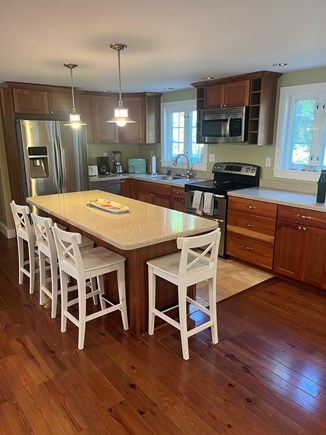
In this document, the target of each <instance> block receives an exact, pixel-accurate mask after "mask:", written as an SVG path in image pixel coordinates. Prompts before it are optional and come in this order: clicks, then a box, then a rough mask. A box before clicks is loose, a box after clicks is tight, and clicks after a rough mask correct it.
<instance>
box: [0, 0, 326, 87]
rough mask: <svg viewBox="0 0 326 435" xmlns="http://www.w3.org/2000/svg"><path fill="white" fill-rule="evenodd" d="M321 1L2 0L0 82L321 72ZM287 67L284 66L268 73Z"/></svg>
mask: <svg viewBox="0 0 326 435" xmlns="http://www.w3.org/2000/svg"><path fill="white" fill-rule="evenodd" d="M325 17H326V0H204V1H198V0H54V1H53V0H27V1H26V0H11V1H5V0H3V1H2V7H1V25H0V40H1V47H0V59H1V67H0V81H1V82H2V81H19V82H28V83H45V84H53V85H65V86H69V85H70V75H69V74H70V73H69V71H68V70H67V69H66V68H64V67H63V63H66V62H72V63H77V64H78V65H79V67H78V69H77V70H75V72H74V81H75V85H76V87H78V88H85V89H90V90H99V91H103V90H111V91H113V92H116V91H117V90H118V73H117V53H116V52H115V51H114V50H112V49H111V48H110V47H109V44H110V43H112V42H124V43H126V44H128V48H127V49H126V50H125V51H123V52H122V53H121V70H122V91H123V92H126V91H129V92H137V91H148V92H150V91H156V92H165V91H166V88H174V89H185V88H189V87H191V86H190V84H191V83H193V82H196V81H201V80H202V78H203V77H207V76H213V77H214V78H220V77H227V76H230V75H237V74H242V73H246V72H252V71H260V70H271V71H278V72H286V71H293V70H298V69H307V68H313V67H319V66H326V37H325ZM276 62H287V63H288V65H287V66H286V67H282V68H280V67H277V68H275V67H273V66H272V64H273V63H276Z"/></svg>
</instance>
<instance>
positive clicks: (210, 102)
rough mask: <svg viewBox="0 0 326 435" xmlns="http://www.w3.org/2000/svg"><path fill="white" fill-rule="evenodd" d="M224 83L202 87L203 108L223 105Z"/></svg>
mask: <svg viewBox="0 0 326 435" xmlns="http://www.w3.org/2000/svg"><path fill="white" fill-rule="evenodd" d="M224 104H225V103H224V85H223V84H222V85H212V86H207V87H205V88H204V109H214V108H217V107H223V106H224Z"/></svg>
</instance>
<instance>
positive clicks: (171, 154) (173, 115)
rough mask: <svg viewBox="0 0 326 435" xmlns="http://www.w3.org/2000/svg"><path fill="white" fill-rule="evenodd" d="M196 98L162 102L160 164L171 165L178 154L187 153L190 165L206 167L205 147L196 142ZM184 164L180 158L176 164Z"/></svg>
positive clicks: (204, 168) (197, 167)
mask: <svg viewBox="0 0 326 435" xmlns="http://www.w3.org/2000/svg"><path fill="white" fill-rule="evenodd" d="M196 123H197V111H196V100H186V101H177V102H173V103H163V104H162V126H163V128H162V142H161V143H162V145H161V146H162V157H163V159H162V166H171V165H172V162H173V160H174V159H175V158H176V156H177V155H178V154H187V155H188V157H189V161H190V166H191V167H193V168H194V169H198V170H206V169H207V147H206V146H205V145H204V144H197V142H196ZM181 164H183V167H184V164H185V160H182V159H180V160H179V161H178V166H179V165H181Z"/></svg>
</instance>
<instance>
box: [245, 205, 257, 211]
mask: <svg viewBox="0 0 326 435" xmlns="http://www.w3.org/2000/svg"><path fill="white" fill-rule="evenodd" d="M247 208H250V210H253V209H255V208H256V207H255V206H254V205H247Z"/></svg>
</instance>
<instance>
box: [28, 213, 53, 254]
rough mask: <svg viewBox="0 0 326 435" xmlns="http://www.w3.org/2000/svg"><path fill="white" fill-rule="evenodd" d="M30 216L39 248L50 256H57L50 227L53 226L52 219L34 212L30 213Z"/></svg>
mask: <svg viewBox="0 0 326 435" xmlns="http://www.w3.org/2000/svg"><path fill="white" fill-rule="evenodd" d="M31 216H32V219H33V223H34V230H35V236H36V243H37V246H38V248H39V250H41V251H42V252H44V253H45V254H46V255H48V256H50V255H51V258H57V257H56V248H55V243H54V237H53V233H52V229H51V228H52V226H53V221H52V219H51V218H48V217H43V216H38V215H36V214H35V213H32V214H31Z"/></svg>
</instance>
